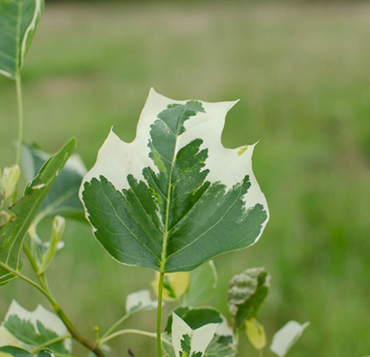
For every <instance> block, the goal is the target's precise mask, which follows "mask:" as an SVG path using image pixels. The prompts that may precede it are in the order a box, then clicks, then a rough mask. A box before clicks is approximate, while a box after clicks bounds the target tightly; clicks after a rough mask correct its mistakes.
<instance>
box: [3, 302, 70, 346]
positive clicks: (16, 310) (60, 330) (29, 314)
mask: <svg viewBox="0 0 370 357" xmlns="http://www.w3.org/2000/svg"><path fill="white" fill-rule="evenodd" d="M10 316H17V317H18V318H19V319H20V320H26V321H29V322H31V323H32V324H33V326H34V327H35V330H36V331H38V329H37V321H39V322H41V323H42V324H43V325H44V326H45V327H46V328H47V329H50V330H52V331H54V332H55V333H56V334H57V335H58V336H65V335H68V334H69V332H68V330H67V328H66V327H65V325H64V324H63V322H62V321H61V320H60V319H59V317H58V316H56V315H55V314H53V313H52V312H50V311H48V310H46V309H45V308H44V307H43V306H41V305H39V306H37V308H36V310H34V311H28V310H26V309H25V308H23V307H22V306H21V305H19V304H18V303H17V302H16V301H15V300H13V301H12V303H11V305H10V307H9V310H8V312H7V314H6V316H5V321H7V320H8V319H9V317H10ZM63 343H64V347H65V348H66V349H67V350H69V351H70V350H71V347H72V341H71V340H70V339H65V340H64V342H63Z"/></svg>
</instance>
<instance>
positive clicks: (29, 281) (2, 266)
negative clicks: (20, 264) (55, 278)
mask: <svg viewBox="0 0 370 357" xmlns="http://www.w3.org/2000/svg"><path fill="white" fill-rule="evenodd" d="M0 267H1V268H4V269H6V270H7V271H8V272H9V273H12V274H13V275H15V276H16V277H18V278H20V279H22V280H24V281H25V282H27V283H28V284H31V285H32V286H33V287H35V288H36V289H37V290H39V291H40V292H41V293H42V294H43V295H45V297H46V298H47V299H49V294H48V292H47V291H46V290H45V289H44V288H42V287H41V286H40V285H38V284H37V283H35V282H34V281H33V280H31V279H30V278H27V277H26V276H25V275H23V274H22V273H20V272H19V271H16V270H14V269H13V268H11V267H10V266H8V265H6V264H4V263H2V262H0Z"/></svg>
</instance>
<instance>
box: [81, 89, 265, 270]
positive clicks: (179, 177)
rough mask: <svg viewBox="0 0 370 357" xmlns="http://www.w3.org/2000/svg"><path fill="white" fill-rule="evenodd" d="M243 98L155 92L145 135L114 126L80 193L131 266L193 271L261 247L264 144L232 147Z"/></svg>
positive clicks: (105, 239)
mask: <svg viewBox="0 0 370 357" xmlns="http://www.w3.org/2000/svg"><path fill="white" fill-rule="evenodd" d="M234 104H235V103H234V102H223V103H206V102H200V101H196V100H189V101H174V100H171V99H168V98H166V97H163V96H161V95H159V94H157V93H156V92H154V90H151V92H150V94H149V98H148V100H147V102H146V105H145V107H144V109H143V111H142V114H141V117H140V121H139V124H138V128H137V136H136V139H135V140H134V141H133V142H132V143H125V142H123V141H121V140H120V139H119V138H118V137H117V135H116V134H114V133H113V131H111V133H110V134H109V136H108V138H107V139H106V141H105V143H104V144H103V146H102V148H101V149H100V151H99V154H98V159H97V162H96V164H95V166H94V167H93V168H92V170H90V171H89V172H88V174H87V175H86V176H85V177H84V181H83V184H82V186H81V190H80V197H81V199H82V200H83V203H84V205H85V210H86V217H87V218H88V220H89V221H90V223H91V225H92V226H93V231H94V235H95V237H96V238H97V239H98V240H99V241H100V243H101V244H102V245H103V247H104V248H105V249H106V250H107V251H108V252H109V253H110V254H111V255H112V257H113V258H115V259H116V260H118V261H119V262H121V263H124V264H129V265H136V266H145V267H150V268H153V269H155V270H158V271H162V272H176V271H191V270H193V269H195V268H196V267H197V266H199V265H201V264H202V263H204V262H206V261H208V260H210V259H212V258H214V257H217V256H219V255H221V254H224V253H227V252H231V251H235V250H239V249H243V248H246V247H249V246H250V245H252V244H254V243H255V242H256V241H257V240H258V239H259V237H260V236H261V234H262V231H263V229H264V227H265V225H266V223H267V220H268V209H267V204H266V200H265V197H264V195H263V193H262V192H261V190H260V188H259V186H258V183H257V181H256V179H255V177H254V175H253V171H252V161H251V158H252V152H253V149H254V146H253V145H252V146H249V147H243V148H238V149H225V148H224V147H223V146H222V144H221V134H222V130H223V126H224V123H225V115H226V113H227V112H228V110H229V109H230V108H231V107H232V106H233V105H234Z"/></svg>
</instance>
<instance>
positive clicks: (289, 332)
mask: <svg viewBox="0 0 370 357" xmlns="http://www.w3.org/2000/svg"><path fill="white" fill-rule="evenodd" d="M309 325H310V323H309V322H308V321H307V322H305V323H304V324H302V325H301V324H300V323H299V322H297V321H294V320H292V321H289V322H287V323H286V324H285V325H284V326H283V327H282V328H281V329H280V330H279V331H277V332H276V333H275V335H274V336H273V338H272V343H271V346H270V350H271V351H272V352H274V353H275V354H276V355H278V356H279V357H283V356H285V355H286V354H287V353H288V352H289V350H290V349H291V348H292V346H293V345H294V344H295V343H296V342H297V340H298V339H299V338H300V337H301V336H302V333H303V331H304V330H305V329H306V328H307V327H308V326H309Z"/></svg>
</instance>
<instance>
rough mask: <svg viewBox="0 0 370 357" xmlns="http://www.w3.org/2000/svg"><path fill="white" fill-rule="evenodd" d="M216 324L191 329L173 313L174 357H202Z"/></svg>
mask: <svg viewBox="0 0 370 357" xmlns="http://www.w3.org/2000/svg"><path fill="white" fill-rule="evenodd" d="M216 328H217V324H214V323H210V324H207V325H204V326H202V327H199V328H197V329H195V330H193V329H191V328H190V327H189V326H188V325H187V324H186V322H185V321H183V320H182V319H181V318H180V317H178V316H177V315H176V314H175V313H174V314H173V318H172V346H173V348H174V350H175V354H176V357H202V356H203V355H204V352H205V350H206V348H207V347H208V345H209V343H210V342H211V340H212V339H213V336H214V334H215V331H216Z"/></svg>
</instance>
